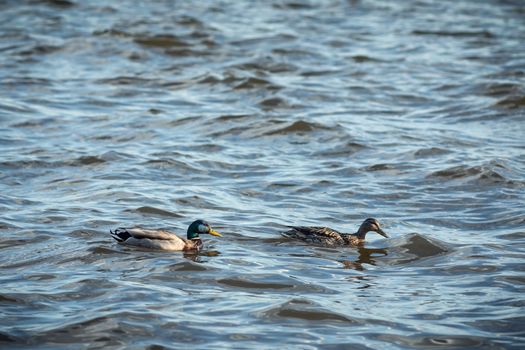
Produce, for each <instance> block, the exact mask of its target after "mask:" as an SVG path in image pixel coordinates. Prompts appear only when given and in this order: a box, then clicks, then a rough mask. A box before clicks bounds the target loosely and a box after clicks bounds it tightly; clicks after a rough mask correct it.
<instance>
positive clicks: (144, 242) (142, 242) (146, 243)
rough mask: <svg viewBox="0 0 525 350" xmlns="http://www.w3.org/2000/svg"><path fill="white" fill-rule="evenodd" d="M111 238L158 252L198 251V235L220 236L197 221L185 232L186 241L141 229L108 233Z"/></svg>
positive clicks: (163, 233)
mask: <svg viewBox="0 0 525 350" xmlns="http://www.w3.org/2000/svg"><path fill="white" fill-rule="evenodd" d="M109 232H110V234H111V237H113V238H114V239H115V240H116V241H117V242H119V243H123V244H130V245H134V246H139V247H145V248H153V249H160V250H177V251H181V250H183V251H188V250H200V249H201V248H202V240H201V238H200V236H199V234H210V235H213V236H218V237H221V234H220V233H219V232H217V231H215V230H213V229H212V228H211V226H210V225H209V224H208V223H207V222H206V221H203V220H197V221H194V222H192V223H191V225H190V226H189V227H188V231H187V236H186V237H187V239H184V238H180V237H179V236H177V235H175V234H173V233H170V232H168V231H164V230H147V229H143V228H138V227H135V228H122V227H119V228H117V229H116V230H115V231H111V230H110V231H109Z"/></svg>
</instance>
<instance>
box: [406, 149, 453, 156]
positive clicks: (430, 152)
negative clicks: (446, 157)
mask: <svg viewBox="0 0 525 350" xmlns="http://www.w3.org/2000/svg"><path fill="white" fill-rule="evenodd" d="M447 153H450V151H449V150H446V149H444V148H439V147H430V148H420V149H418V150H417V151H415V152H414V156H415V157H416V158H424V157H433V156H440V155H443V154H447Z"/></svg>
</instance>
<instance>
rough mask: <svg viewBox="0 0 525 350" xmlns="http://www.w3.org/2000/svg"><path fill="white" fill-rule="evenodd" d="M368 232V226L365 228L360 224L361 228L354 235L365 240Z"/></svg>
mask: <svg viewBox="0 0 525 350" xmlns="http://www.w3.org/2000/svg"><path fill="white" fill-rule="evenodd" d="M367 233H368V231H367V230H366V228H364V227H363V226H360V227H359V230H357V232H356V233H355V234H354V236H356V237H357V238H359V239H360V240H363V241H364V240H365V237H366V234H367Z"/></svg>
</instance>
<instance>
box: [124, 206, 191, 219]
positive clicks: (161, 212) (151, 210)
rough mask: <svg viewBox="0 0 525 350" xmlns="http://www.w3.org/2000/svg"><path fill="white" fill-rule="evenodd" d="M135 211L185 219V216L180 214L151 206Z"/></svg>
mask: <svg viewBox="0 0 525 350" xmlns="http://www.w3.org/2000/svg"><path fill="white" fill-rule="evenodd" d="M133 211H135V212H137V213H140V214H146V215H158V216H167V217H172V218H182V217H184V216H183V215H180V214H177V213H174V212H171V211H168V210H164V209H160V208H155V207H150V206H143V207H139V208H137V209H134V210H133Z"/></svg>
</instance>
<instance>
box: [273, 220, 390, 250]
mask: <svg viewBox="0 0 525 350" xmlns="http://www.w3.org/2000/svg"><path fill="white" fill-rule="evenodd" d="M289 227H290V230H289V231H286V232H283V233H282V235H283V236H285V237H288V238H295V239H300V240H302V241H305V242H308V243H313V244H320V245H324V246H330V247H335V246H358V245H361V244H363V243H364V242H365V236H366V234H367V233H368V232H369V231H374V232H377V233H378V234H380V235H381V236H383V237H386V238H388V235H387V234H386V233H385V232H384V231H383V230H382V229H381V225H380V224H379V221H377V220H376V219H373V218H368V219H366V220H365V221H363V223H362V224H361V226H359V230H357V232H356V233H341V232H338V231H336V230H333V229H331V228H328V227H308V226H289Z"/></svg>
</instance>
